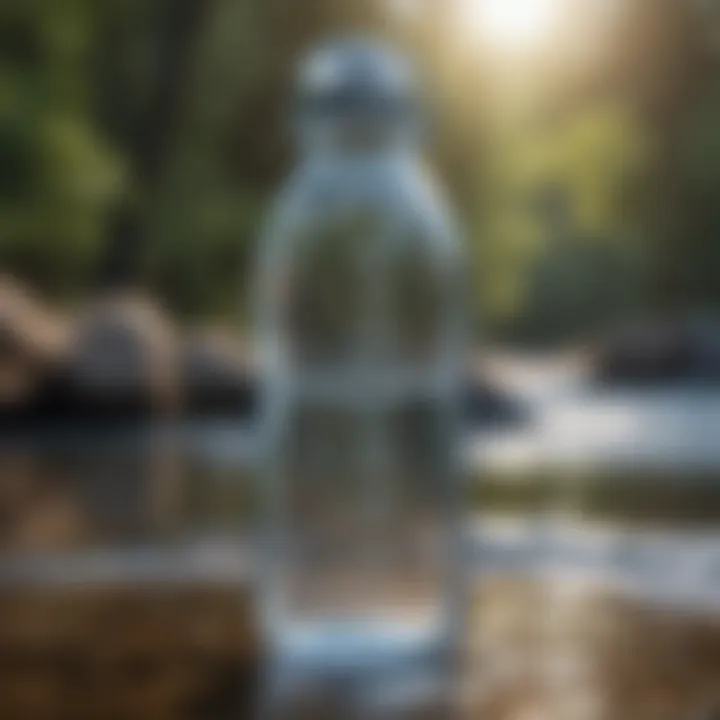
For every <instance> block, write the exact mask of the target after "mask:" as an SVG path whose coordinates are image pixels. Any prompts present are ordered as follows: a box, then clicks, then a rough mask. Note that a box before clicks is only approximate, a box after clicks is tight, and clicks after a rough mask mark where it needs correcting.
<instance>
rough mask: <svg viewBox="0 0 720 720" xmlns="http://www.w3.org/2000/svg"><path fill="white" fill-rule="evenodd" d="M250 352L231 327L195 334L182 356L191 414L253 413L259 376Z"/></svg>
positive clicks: (187, 343) (186, 398)
mask: <svg viewBox="0 0 720 720" xmlns="http://www.w3.org/2000/svg"><path fill="white" fill-rule="evenodd" d="M248 357H249V353H248V352H247V349H246V348H245V347H244V346H243V344H242V343H241V342H240V340H239V338H238V337H237V336H236V335H234V334H233V333H232V332H231V331H229V330H223V329H209V330H204V331H201V332H198V333H195V334H194V335H192V336H191V337H190V338H189V339H188V340H187V341H186V342H185V346H184V348H183V352H182V358H181V378H182V385H183V389H184V398H185V409H186V411H187V412H188V413H189V414H191V415H198V414H200V415H207V414H213V415H224V414H231V415H242V416H251V415H252V414H253V413H254V412H255V410H256V404H257V387H256V385H257V380H256V377H255V376H254V374H253V372H252V369H251V367H250V363H249V361H248Z"/></svg>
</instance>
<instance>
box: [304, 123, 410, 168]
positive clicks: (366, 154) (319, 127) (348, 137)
mask: <svg viewBox="0 0 720 720" xmlns="http://www.w3.org/2000/svg"><path fill="white" fill-rule="evenodd" d="M419 134H420V133H419V131H418V129H417V128H416V127H408V126H407V125H406V124H397V123H380V122H375V123H373V122H353V121H337V120H324V121H318V120H315V121H313V122H307V123H304V124H302V125H301V127H300V132H299V140H300V142H299V144H300V150H301V154H302V155H304V156H305V157H309V156H314V157H333V158H337V159H342V160H346V161H351V160H355V159H357V160H365V159H372V158H375V157H380V156H382V157H386V156H394V155H396V156H398V157H400V156H403V155H407V154H410V153H414V152H416V151H417V149H418V146H419Z"/></svg>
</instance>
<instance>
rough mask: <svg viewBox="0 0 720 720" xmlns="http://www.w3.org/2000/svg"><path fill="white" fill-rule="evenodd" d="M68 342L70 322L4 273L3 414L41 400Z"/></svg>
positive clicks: (0, 310)
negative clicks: (54, 312) (47, 381)
mask: <svg viewBox="0 0 720 720" xmlns="http://www.w3.org/2000/svg"><path fill="white" fill-rule="evenodd" d="M66 342H67V323H65V322H64V320H63V319H61V318H60V317H59V316H57V315H55V314H53V313H52V312H50V310H49V309H48V308H47V307H45V306H44V304H43V303H42V302H41V301H40V299H39V298H37V297H36V296H34V295H33V294H32V293H31V292H30V291H29V290H28V289H27V288H25V287H24V286H23V285H22V284H21V283H19V282H17V281H15V280H13V279H12V278H10V277H8V276H0V415H2V414H10V413H19V412H23V411H27V410H28V409H29V408H30V407H31V406H32V405H33V404H34V403H36V402H39V395H40V393H41V392H42V389H43V387H44V384H45V382H46V379H47V377H48V376H49V375H50V374H51V373H52V372H53V370H54V366H55V365H56V364H57V363H58V362H59V360H60V356H61V355H62V352H63V351H64V348H65V346H66Z"/></svg>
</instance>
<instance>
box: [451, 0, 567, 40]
mask: <svg viewBox="0 0 720 720" xmlns="http://www.w3.org/2000/svg"><path fill="white" fill-rule="evenodd" d="M460 2H461V10H462V12H461V15H462V18H463V20H464V21H465V22H467V23H468V25H469V26H472V27H473V28H477V29H478V30H479V31H480V32H481V33H482V35H483V38H484V39H485V40H486V41H487V42H488V43H489V44H490V45H493V46H496V47H498V48H499V49H503V50H504V49H517V50H527V49H531V48H532V47H534V46H536V45H537V44H538V43H539V42H541V41H542V40H543V39H545V38H547V36H548V35H549V34H550V33H551V31H552V30H553V29H554V26H555V23H556V21H557V19H558V15H559V10H560V0H460Z"/></svg>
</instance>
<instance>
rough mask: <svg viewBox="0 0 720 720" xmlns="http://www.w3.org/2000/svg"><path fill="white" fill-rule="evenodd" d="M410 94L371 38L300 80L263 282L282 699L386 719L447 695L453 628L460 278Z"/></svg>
mask: <svg viewBox="0 0 720 720" xmlns="http://www.w3.org/2000/svg"><path fill="white" fill-rule="evenodd" d="M415 85H416V83H415V81H414V78H413V76H412V72H411V69H410V67H409V66H408V64H407V63H406V62H405V61H404V59H403V58H401V57H399V56H398V55H396V54H394V53H393V52H391V51H390V50H388V49H386V48H384V47H381V46H378V45H375V44H372V43H367V42H361V41H346V42H343V43H339V44H334V45H329V46H326V47H323V48H321V49H320V50H318V51H316V52H315V53H313V54H312V55H311V56H310V57H309V59H308V60H307V61H306V62H305V63H303V64H302V66H301V72H300V78H299V89H298V98H297V103H298V108H299V109H298V117H297V127H298V137H299V139H300V147H301V151H302V161H301V163H300V164H299V167H298V168H297V169H296V170H295V171H294V172H293V174H292V175H291V177H290V179H289V181H288V182H287V184H286V186H285V188H284V190H283V191H282V192H281V194H280V197H279V199H278V202H277V204H276V207H275V209H274V211H273V213H272V214H271V218H270V222H269V227H268V230H267V233H266V236H265V238H264V241H263V242H262V244H261V250H260V259H259V267H258V272H257V297H256V300H257V329H258V349H259V351H260V368H261V372H262V379H263V387H264V400H263V424H262V429H263V438H264V441H265V442H264V447H265V451H266V452H265V453H264V463H263V472H262V473H261V482H262V494H263V505H262V506H263V520H264V530H265V535H264V543H263V545H264V548H265V550H266V552H265V555H264V558H263V563H262V583H261V585H262V590H261V603H260V605H261V612H262V618H263V621H264V629H265V637H266V638H267V643H268V652H269V668H268V671H269V684H270V686H271V689H270V690H269V692H270V694H271V695H272V696H273V698H274V700H273V702H280V701H279V700H278V698H279V697H282V696H286V697H285V701H286V702H292V701H289V700H288V696H291V695H292V692H293V691H297V692H300V690H299V688H301V687H303V686H308V685H310V684H314V685H316V686H318V687H321V688H322V690H321V692H326V693H329V694H333V693H335V695H338V696H339V698H340V700H339V702H340V704H341V706H343V708H344V709H345V710H349V709H350V706H353V707H352V712H354V713H358V712H359V713H361V714H362V713H364V712H367V714H368V716H371V715H372V712H373V708H374V707H375V708H376V709H378V711H379V712H387V711H388V708H389V707H394V706H396V705H398V704H402V703H406V704H407V703H409V702H410V701H411V698H413V697H417V696H420V695H423V694H428V693H429V692H431V691H432V692H436V690H437V688H436V686H437V684H438V682H442V681H443V677H442V676H443V674H444V673H446V671H448V670H449V668H450V667H451V664H452V659H453V657H454V655H455V653H456V650H457V643H458V640H459V636H460V635H461V632H462V624H463V614H464V613H463V583H462V572H461V560H462V558H461V552H460V547H459V542H460V513H461V505H462V503H461V501H460V491H461V482H460V469H459V453H458V443H459V439H460V431H459V427H458V425H459V419H460V418H459V409H460V385H461V383H460V381H461V378H462V375H463V369H464V362H465V357H464V348H465V337H464V322H463V317H464V312H463V309H464V308H463V306H464V297H463V294H464V293H463V282H462V281H461V278H462V275H463V270H464V267H463V258H462V254H461V251H460V248H459V246H458V244H457V243H456V240H455V237H454V234H453V231H452V228H451V223H450V221H449V218H448V214H447V212H446V208H445V206H444V204H443V202H442V201H441V199H440V197H439V195H438V193H437V191H436V189H435V188H434V186H433V184H432V182H431V180H430V179H429V176H428V174H427V172H426V170H425V169H424V167H423V165H422V162H421V160H420V158H419V156H418V147H417V146H418V140H419V137H420V132H419V126H420V123H419V119H418V112H417V107H416V106H417V102H416V97H415V93H416V87H415ZM338 688H342V689H341V690H338ZM431 688H432V690H431ZM326 702H327V697H326V698H325V699H324V700H323V703H326ZM323 707H324V708H327V705H326V704H325V705H323ZM282 716H283V717H285V716H287V717H290V716H291V715H288V714H287V711H286V714H285V715H282Z"/></svg>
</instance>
